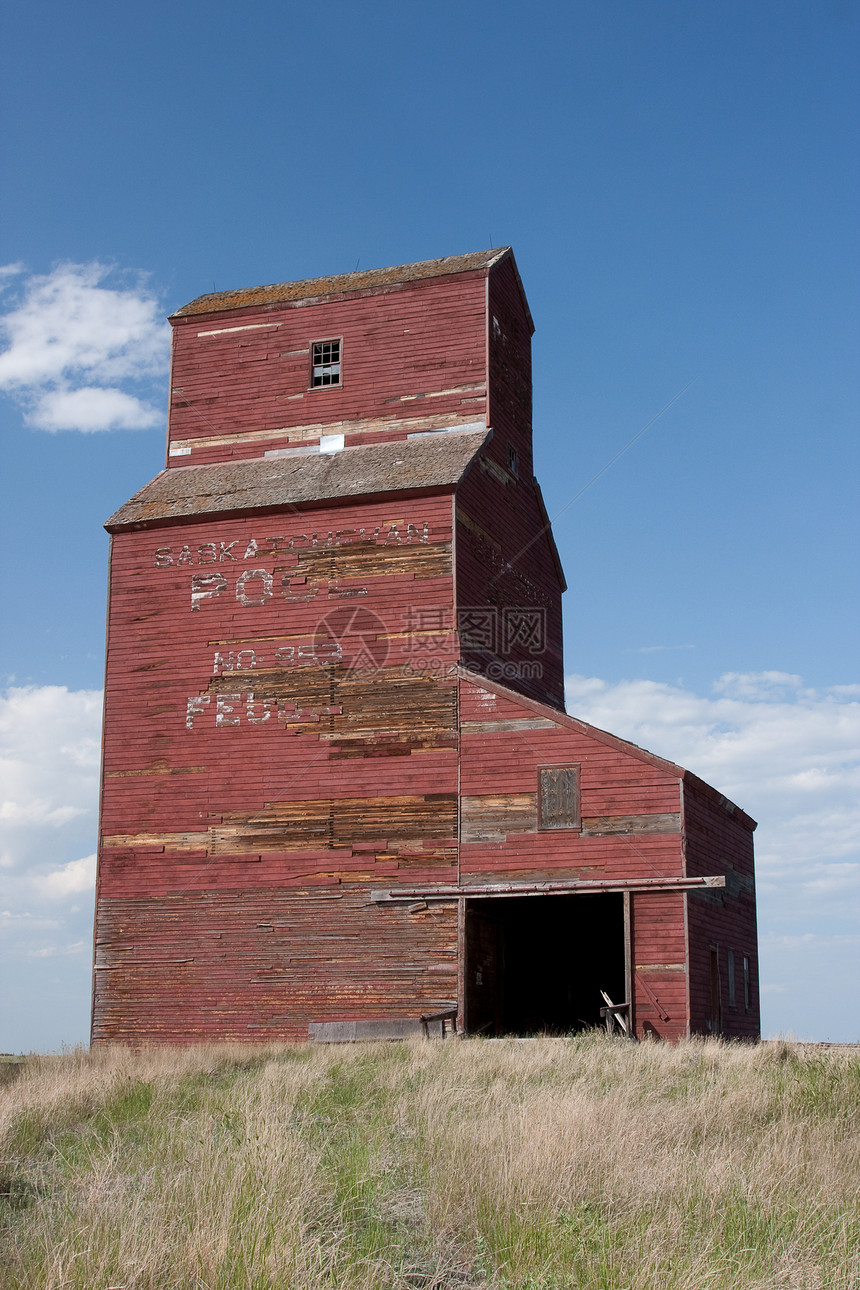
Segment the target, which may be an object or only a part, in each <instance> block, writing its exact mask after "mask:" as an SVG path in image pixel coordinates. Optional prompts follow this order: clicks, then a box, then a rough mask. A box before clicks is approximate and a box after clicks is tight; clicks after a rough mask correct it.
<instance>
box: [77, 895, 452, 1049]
mask: <svg viewBox="0 0 860 1290" xmlns="http://www.w3.org/2000/svg"><path fill="white" fill-rule="evenodd" d="M95 968H96V971H95V975H96V978H97V982H98V986H97V990H96V1000H95V1012H94V1025H93V1037H94V1040H95V1041H96V1042H105V1041H109V1042H111V1043H130V1044H134V1043H140V1042H144V1041H146V1042H173V1043H177V1042H181V1043H188V1042H193V1041H205V1040H212V1039H219V1040H236V1041H244V1042H262V1041H264V1040H306V1039H307V1037H308V1026H309V1024H310V1023H311V1022H314V1021H316V1022H319V1021H341V1020H353V1019H367V1020H376V1019H380V1018H403V1017H414V1018H415V1019H416V1020H417V1018H418V1017H419V1016H420V1015H421V1013H422V1012H432V1011H435V1010H437V1009H440V1008H443V1007H446V1006H450V1005H451V1004H454V1003H456V998H457V917H456V909H455V907H453V906H434V907H433V908H432V909H428V910H424V911H420V912H413V913H410V912H408V911H407V910H405V909H403V908H396V907H386V908H384V909H381V908H379V907H377V906H374V905H373V904H371V902H370V900H369V892H368V891H367V889H366V888H365V887H361V886H359V887H356V886H349V885H346V884H344V885H342V886H341V887H339V888H337V889H331V888H329V889H326V888H319V887H317V886H313V887H307V886H306V887H304V888H294V889H292V890H284V889H281V888H277V887H269V886H259V887H256V888H248V889H245V890H242V891H239V892H229V891H222V890H211V891H199V890H192V891H182V892H175V893H172V894H170V895H159V896H157V897H151V896H150V897H141V898H138V899H128V898H122V897H114V898H106V897H104V896H102V897H101V898H100V900H99V908H98V930H97V937H96V965H95Z"/></svg>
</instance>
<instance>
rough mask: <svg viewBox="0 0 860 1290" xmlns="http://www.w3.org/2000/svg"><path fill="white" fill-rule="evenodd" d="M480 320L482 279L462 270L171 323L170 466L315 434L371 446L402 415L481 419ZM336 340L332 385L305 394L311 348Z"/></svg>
mask: <svg viewBox="0 0 860 1290" xmlns="http://www.w3.org/2000/svg"><path fill="white" fill-rule="evenodd" d="M485 317H486V300H485V283H484V275H483V274H482V273H471V274H463V275H460V276H459V277H458V278H456V279H452V278H434V279H430V280H425V281H420V282H408V283H400V284H397V285H396V286H390V287H388V288H387V289H386V290H384V291H381V292H377V293H374V294H368V295H359V296H347V297H345V298H341V299H323V300H320V301H308V300H299V301H293V302H287V303H281V304H276V305H266V306H263V307H255V308H247V309H232V310H224V311H221V312H220V313H212V314H206V315H193V316H191V317H178V318H174V319H173V320H172V321H173V324H174V333H173V334H174V340H173V368H172V378H171V379H172V388H171V400H170V420H169V436H170V445H171V452H172V454H173V455H171V456H170V457H169V462H170V463H171V464H176V465H185V464H188V462H189V461H191V462H194V463H199V462H207V461H223V460H228V459H230V458H233V457H246V456H249V455H250V456H259V455H261V453H262V451H263V450H272V449H277V448H283V447H295V446H300V445H302V444H312V443H315V442H317V443H318V442H319V438H320V435H321V434H326V433H338V432H339V433H343V432H346V435H347V446H349V445H350V444H352V443H359V442H366V441H368V440H369V439H374V440H375V441H377V442H378V441H379V440H380V439H384V438H385V437H387V435H391V433H392V431H391V427H392V423H393V422H395V421H400V420H403V419H409V420H420V419H422V418H424V419H429V421H430V425H431V426H444V425H446V424H456V423H457V422H458V421H478V420H483V419H484V418H485V416H486V342H485V335H486V331H485ZM336 337H340V338H342V341H343V359H342V369H343V375H342V384H341V385H340V386H331V387H327V388H322V389H309V388H308V387H309V384H310V345H311V342H313V341H316V340H327V339H329V338H336ZM340 422H346V423H348V424H347V425H345V426H341V425H339V424H338V423H340ZM420 428H421V427H420V426H419V425H414V426H413V425H409V426H408V427H406V428H405V429H399V430H398V429H396V428H395V431H394V433H395V434H397V433H399V434H401V435H402V434H405V433H406V429H410V430H412V429H420ZM278 431H283V433H282V434H281V433H274V432H278ZM179 454H181V455H179Z"/></svg>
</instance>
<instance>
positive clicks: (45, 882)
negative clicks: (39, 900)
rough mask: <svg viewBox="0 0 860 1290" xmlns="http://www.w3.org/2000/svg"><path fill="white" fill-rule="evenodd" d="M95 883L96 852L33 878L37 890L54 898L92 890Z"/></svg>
mask: <svg viewBox="0 0 860 1290" xmlns="http://www.w3.org/2000/svg"><path fill="white" fill-rule="evenodd" d="M95 885H96V857H95V852H93V854H92V855H91V856H84V857H83V858H82V859H80V860H69V862H68V864H64V865H62V866H61V867H60V868H59V869H52V870H51V871H50V873H45V874H36V876H35V877H34V878H33V886H34V887H35V888H36V890H37V891H39V892H41V893H42V895H43V896H48V897H49V898H50V899H52V900H54V899H58V898H60V899H62V898H64V897H66V896H75V895H78V894H80V892H82V891H92V890H93V889H94V887H95ZM70 912H71V911H70Z"/></svg>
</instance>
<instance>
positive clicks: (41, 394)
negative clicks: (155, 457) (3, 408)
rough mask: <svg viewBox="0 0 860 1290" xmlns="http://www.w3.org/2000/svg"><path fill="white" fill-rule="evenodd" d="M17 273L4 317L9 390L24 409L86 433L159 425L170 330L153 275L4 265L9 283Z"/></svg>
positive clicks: (1, 360) (51, 424)
mask: <svg viewBox="0 0 860 1290" xmlns="http://www.w3.org/2000/svg"><path fill="white" fill-rule="evenodd" d="M3 275H5V277H4V276H3ZM16 277H17V278H19V279H20V281H19V282H18V287H17V291H16V294H15V297H14V299H13V301H12V304H11V306H10V307H9V309H8V310H7V312H6V314H5V315H4V316H3V317H2V319H0V335H2V337H3V338H4V339H5V342H6V346H5V349H4V350H3V352H2V353H0V389H2V390H5V391H7V393H9V394H11V395H12V396H13V397H14V398H15V399H16V400H17V401H18V402H19V403H20V404H21V405H22V406H23V408H24V410H25V419H26V420H27V422H28V424H30V425H32V426H35V427H36V428H38V429H42V430H51V431H57V430H70V429H71V430H81V431H84V432H89V431H96V430H112V429H140V428H144V427H146V426H151V425H155V424H157V423H158V421H160V420H161V415H162V414H161V413H160V412H159V410H158V408H157V407H155V406H153V405H152V403H151V402H150V401H149V400H150V399H151V398H153V397H159V396H160V393H161V390H160V387H161V383H162V381H163V377H164V375H165V373H166V370H167V355H168V350H169V339H168V337H169V328H168V326H167V324H166V323H165V322H164V321H163V320H162V318H161V311H160V308H159V304H158V301H157V299H156V298H155V296H154V295H153V293H152V291H151V290H150V289H149V288H148V287H147V286H146V284H145V282H144V281H143V280H142V279H140V278H139V279H138V280H137V281H136V282H135V283H134V284H133V285H131V286H128V285H123V284H122V282H121V281H119V275H117V273H116V272H115V271H114V270H113V269H111V268H110V267H109V266H107V265H103V264H98V263H95V262H94V263H91V264H60V265H57V267H56V268H54V269H53V270H52V271H51V272H50V273H48V274H44V275H39V274H33V275H30V276H25V275H24V274H23V273H22V270H21V266H20V265H7V266H5V269H0V285H2V284H4V283H5V284H8V283H9V282H12V281H13V280H14V279H15V278H16ZM112 280H113V281H115V283H116V284H115V285H110V283H111V281H112ZM155 378H157V380H158V387H155V388H154V387H153V385H152V381H153V379H155ZM119 384H124V385H131V386H133V387H138V388H136V389H132V390H128V389H120V388H118V385H119ZM156 389H157V394H156Z"/></svg>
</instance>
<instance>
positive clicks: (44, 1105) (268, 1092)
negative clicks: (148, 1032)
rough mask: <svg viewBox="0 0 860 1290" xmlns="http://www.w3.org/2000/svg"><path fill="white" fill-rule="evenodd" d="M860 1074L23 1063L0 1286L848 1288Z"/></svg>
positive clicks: (794, 1061) (452, 1048) (855, 1225)
mask: <svg viewBox="0 0 860 1290" xmlns="http://www.w3.org/2000/svg"><path fill="white" fill-rule="evenodd" d="M858 1143H860V1056H858V1054H857V1053H850V1052H838V1051H831V1050H827V1051H824V1052H819V1051H816V1050H805V1049H803V1048H802V1047H801V1046H791V1045H764V1046H761V1047H758V1048H756V1047H752V1046H740V1045H735V1046H732V1045H721V1044H719V1043H717V1042H714V1041H707V1042H697V1043H688V1044H681V1045H678V1046H677V1047H675V1046H671V1047H670V1046H663V1045H660V1044H642V1045H630V1044H627V1043H625V1042H624V1041H620V1040H619V1041H610V1040H608V1039H606V1037H604V1036H600V1035H590V1036H582V1037H577V1038H575V1039H571V1040H566V1041H565V1040H538V1041H534V1042H531V1043H528V1044H517V1043H514V1042H506V1041H503V1042H486V1041H468V1042H463V1043H451V1042H446V1043H439V1042H423V1043H414V1044H403V1045H384V1044H383V1045H354V1046H352V1045H350V1046H344V1047H322V1046H321V1047H315V1048H300V1047H292V1048H271V1049H258V1050H249V1049H238V1048H236V1049H229V1048H217V1049H215V1048H197V1049H181V1050H180V1049H152V1050H146V1051H142V1052H140V1053H136V1054H135V1053H131V1052H129V1051H127V1050H99V1051H95V1052H93V1053H91V1054H87V1053H84V1052H75V1053H68V1054H65V1055H64V1056H63V1057H59V1058H31V1059H27V1060H26V1061H25V1063H24V1064H23V1068H22V1069H21V1071H20V1073H19V1075H18V1077H17V1078H16V1079H14V1080H12V1081H9V1082H8V1083H6V1084H4V1086H3V1087H2V1089H0V1286H2V1287H3V1290H7V1288H8V1290H20V1288H23V1287H28V1288H30V1287H32V1288H33V1290H35V1288H36V1287H38V1288H39V1290H42V1288H43V1287H44V1288H45V1290H61V1288H62V1290H109V1288H112V1290H118V1288H119V1287H122V1290H240V1288H241V1290H272V1288H274V1290H281V1288H283V1290H310V1288H311V1287H313V1288H314V1290H335V1287H336V1288H337V1290H407V1287H408V1288H409V1290H422V1288H423V1290H453V1288H454V1287H458V1288H459V1290H468V1288H469V1287H475V1288H476V1290H477V1288H481V1290H572V1288H574V1287H589V1290H591V1288H595V1290H599V1288H603V1290H646V1288H648V1287H659V1288H660V1290H765V1288H769V1287H785V1288H787V1290H794V1288H796V1290H857V1288H858V1287H860V1212H858V1195H860V1148H858Z"/></svg>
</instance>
